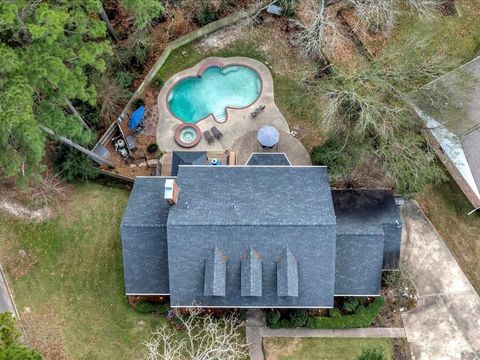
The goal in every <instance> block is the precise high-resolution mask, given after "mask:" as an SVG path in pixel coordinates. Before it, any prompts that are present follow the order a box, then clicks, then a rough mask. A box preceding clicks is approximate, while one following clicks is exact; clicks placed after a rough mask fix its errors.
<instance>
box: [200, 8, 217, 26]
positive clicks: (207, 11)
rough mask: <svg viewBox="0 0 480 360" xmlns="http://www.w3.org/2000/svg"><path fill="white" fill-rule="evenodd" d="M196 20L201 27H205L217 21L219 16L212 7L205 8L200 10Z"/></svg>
mask: <svg viewBox="0 0 480 360" xmlns="http://www.w3.org/2000/svg"><path fill="white" fill-rule="evenodd" d="M195 18H196V20H197V22H198V24H199V25H200V26H204V25H207V24H208V23H211V22H212V21H215V20H217V14H216V12H215V10H214V9H213V8H212V7H211V6H205V7H204V8H202V9H200V11H199V12H198V14H197V15H196V17H195Z"/></svg>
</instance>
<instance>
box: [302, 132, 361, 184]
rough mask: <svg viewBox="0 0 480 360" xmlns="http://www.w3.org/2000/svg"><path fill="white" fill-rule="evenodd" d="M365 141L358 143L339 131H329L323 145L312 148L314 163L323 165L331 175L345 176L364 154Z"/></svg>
mask: <svg viewBox="0 0 480 360" xmlns="http://www.w3.org/2000/svg"><path fill="white" fill-rule="evenodd" d="M367 142H368V141H365V142H364V143H360V142H358V141H354V139H352V137H351V136H350V137H348V136H347V135H344V134H342V133H341V132H337V133H330V135H329V138H328V139H327V141H325V143H323V145H321V146H315V147H314V148H313V149H312V153H311V158H312V162H313V164H314V165H325V166H327V167H328V169H329V174H330V176H332V177H337V176H345V175H347V174H349V173H350V172H351V171H352V170H353V169H354V168H355V167H356V166H357V165H359V164H360V162H361V161H362V159H363V158H364V155H365V143H367Z"/></svg>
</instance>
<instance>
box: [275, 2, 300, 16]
mask: <svg viewBox="0 0 480 360" xmlns="http://www.w3.org/2000/svg"><path fill="white" fill-rule="evenodd" d="M296 2H297V1H296V0H280V1H279V2H278V5H279V6H281V7H282V8H283V13H282V15H283V16H286V17H288V18H294V17H295V16H296V11H295V7H296Z"/></svg>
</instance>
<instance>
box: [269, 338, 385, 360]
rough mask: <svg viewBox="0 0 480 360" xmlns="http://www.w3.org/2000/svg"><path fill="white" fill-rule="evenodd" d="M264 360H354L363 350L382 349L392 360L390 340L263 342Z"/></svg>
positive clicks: (320, 339) (343, 339)
mask: <svg viewBox="0 0 480 360" xmlns="http://www.w3.org/2000/svg"><path fill="white" fill-rule="evenodd" d="M263 347H264V351H265V356H266V360H298V359H302V360H355V359H356V357H357V356H358V355H360V354H361V353H362V349H364V348H372V347H377V348H378V347H381V348H383V351H384V355H385V360H391V359H393V339H381V338H375V339H374V338H264V339H263Z"/></svg>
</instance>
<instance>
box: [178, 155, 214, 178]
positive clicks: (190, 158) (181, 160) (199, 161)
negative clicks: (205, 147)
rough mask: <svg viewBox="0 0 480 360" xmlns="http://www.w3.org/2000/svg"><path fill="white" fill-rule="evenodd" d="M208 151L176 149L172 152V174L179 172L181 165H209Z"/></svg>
mask: <svg viewBox="0 0 480 360" xmlns="http://www.w3.org/2000/svg"><path fill="white" fill-rule="evenodd" d="M207 164H208V157H207V152H206V151H174V152H173V154H172V176H176V175H177V174H178V168H179V166H180V165H207Z"/></svg>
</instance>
